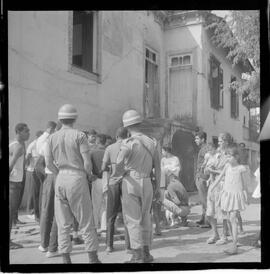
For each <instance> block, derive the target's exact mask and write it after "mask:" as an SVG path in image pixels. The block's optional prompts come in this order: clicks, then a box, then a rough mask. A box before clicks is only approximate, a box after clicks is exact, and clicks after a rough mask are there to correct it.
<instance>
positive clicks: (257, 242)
mask: <svg viewBox="0 0 270 274" xmlns="http://www.w3.org/2000/svg"><path fill="white" fill-rule="evenodd" d="M257 160H258V163H259V166H258V168H257V169H256V171H255V173H254V175H255V177H256V181H257V187H256V188H255V190H254V192H253V194H252V197H253V198H255V199H260V198H261V176H260V155H258V158H257ZM253 246H254V247H260V246H261V232H259V234H258V235H257V237H256V239H255V241H254V243H253Z"/></svg>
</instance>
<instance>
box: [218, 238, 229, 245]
mask: <svg viewBox="0 0 270 274" xmlns="http://www.w3.org/2000/svg"><path fill="white" fill-rule="evenodd" d="M227 243H228V239H227V238H225V237H222V238H221V239H219V240H218V241H217V242H216V245H225V244H227Z"/></svg>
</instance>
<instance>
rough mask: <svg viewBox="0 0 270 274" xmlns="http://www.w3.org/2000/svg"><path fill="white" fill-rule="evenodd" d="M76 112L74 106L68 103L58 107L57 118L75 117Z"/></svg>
mask: <svg viewBox="0 0 270 274" xmlns="http://www.w3.org/2000/svg"><path fill="white" fill-rule="evenodd" d="M77 117H78V113H77V110H76V108H75V107H74V106H72V105H70V104H65V105H63V106H62V107H60V109H59V111H58V120H61V119H77Z"/></svg>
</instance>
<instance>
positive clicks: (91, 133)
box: [88, 129, 97, 135]
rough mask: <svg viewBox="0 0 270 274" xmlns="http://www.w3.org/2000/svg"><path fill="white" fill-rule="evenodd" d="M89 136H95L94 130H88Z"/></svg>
mask: <svg viewBox="0 0 270 274" xmlns="http://www.w3.org/2000/svg"><path fill="white" fill-rule="evenodd" d="M88 134H89V135H97V132H96V131H95V130H94V129H90V130H89V133H88Z"/></svg>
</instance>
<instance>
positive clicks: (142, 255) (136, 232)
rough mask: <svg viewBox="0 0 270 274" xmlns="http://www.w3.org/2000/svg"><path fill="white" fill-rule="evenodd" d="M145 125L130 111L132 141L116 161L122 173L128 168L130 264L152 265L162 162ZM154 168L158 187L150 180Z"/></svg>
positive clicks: (125, 208)
mask: <svg viewBox="0 0 270 274" xmlns="http://www.w3.org/2000/svg"><path fill="white" fill-rule="evenodd" d="M141 122H142V116H141V115H140V114H139V113H138V112H137V111H136V110H128V111H126V112H125V113H124V114H123V125H124V127H126V128H127V129H128V131H129V133H130V136H131V137H130V138H128V139H126V140H124V141H123V143H122V146H121V149H120V152H119V154H118V157H117V161H116V168H117V169H118V168H119V171H120V170H121V169H122V168H123V167H124V178H123V183H122V195H123V196H122V197H123V202H122V207H123V215H124V216H123V217H124V221H125V223H126V226H127V229H128V234H129V237H130V245H131V248H132V249H133V251H134V252H133V256H132V258H131V260H130V261H128V262H127V263H149V262H152V261H153V260H154V258H153V256H152V255H150V252H149V248H150V245H151V241H152V221H151V212H150V211H151V205H152V200H153V190H154V195H155V197H158V196H159V194H160V192H159V185H160V160H159V154H158V151H157V149H156V143H155V141H154V140H153V139H151V138H149V137H147V136H146V135H144V134H142V132H141V130H140V124H141ZM153 168H154V172H155V178H156V184H155V185H154V186H152V183H151V179H150V173H151V171H152V169H153ZM153 188H154V189H153Z"/></svg>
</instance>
